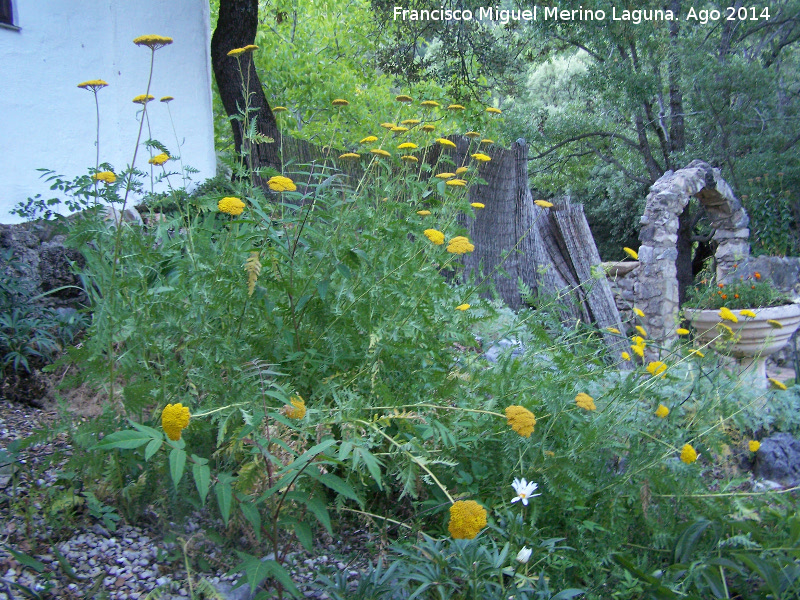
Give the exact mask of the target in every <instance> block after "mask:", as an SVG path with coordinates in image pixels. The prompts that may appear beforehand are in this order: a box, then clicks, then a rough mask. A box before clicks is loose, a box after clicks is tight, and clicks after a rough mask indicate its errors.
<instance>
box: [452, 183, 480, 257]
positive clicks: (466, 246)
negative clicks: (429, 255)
mask: <svg viewBox="0 0 800 600" xmlns="http://www.w3.org/2000/svg"><path fill="white" fill-rule="evenodd" d="M448 183H449V182H448ZM473 250H475V246H474V245H472V244H471V243H470V241H469V240H468V239H467V238H465V237H464V236H463V235H458V236H456V237H454V238H453V239H452V240H450V241H449V242H447V251H448V252H449V253H450V254H466V253H467V252H472V251H473Z"/></svg>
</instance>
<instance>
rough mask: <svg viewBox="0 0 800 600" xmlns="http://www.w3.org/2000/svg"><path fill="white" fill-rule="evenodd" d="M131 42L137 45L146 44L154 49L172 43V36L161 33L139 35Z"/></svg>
mask: <svg viewBox="0 0 800 600" xmlns="http://www.w3.org/2000/svg"><path fill="white" fill-rule="evenodd" d="M133 43H134V44H136V45H137V46H147V47H148V48H150V49H151V50H153V51H156V50H158V49H159V48H163V47H164V46H169V45H170V44H171V43H172V38H171V37H166V36H163V35H140V36H139V37H137V38H135V39H134V40H133Z"/></svg>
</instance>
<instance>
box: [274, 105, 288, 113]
mask: <svg viewBox="0 0 800 600" xmlns="http://www.w3.org/2000/svg"><path fill="white" fill-rule="evenodd" d="M288 110H289V109H288V108H286V107H285V106H276V107H274V108H273V109H272V112H274V113H282V112H286V111H288Z"/></svg>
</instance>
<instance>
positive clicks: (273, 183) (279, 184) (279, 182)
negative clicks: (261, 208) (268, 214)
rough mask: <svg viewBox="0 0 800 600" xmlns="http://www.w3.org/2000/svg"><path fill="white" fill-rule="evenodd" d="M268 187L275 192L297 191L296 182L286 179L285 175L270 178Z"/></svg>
mask: <svg viewBox="0 0 800 600" xmlns="http://www.w3.org/2000/svg"><path fill="white" fill-rule="evenodd" d="M267 185H268V186H269V189H271V190H272V191H273V192H294V191H296V190H297V186H296V185H295V184H294V181H292V180H291V179H289V178H288V177H284V176H283V175H275V177H270V178H269V181H267Z"/></svg>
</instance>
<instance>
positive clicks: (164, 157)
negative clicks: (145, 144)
mask: <svg viewBox="0 0 800 600" xmlns="http://www.w3.org/2000/svg"><path fill="white" fill-rule="evenodd" d="M168 160H169V154H167V153H166V152H162V153H161V154H156V155H155V156H154V157H153V158H151V159H150V160H148V161H147V162H148V163H150V164H151V165H158V166H161V165H163V164H164V163H165V162H167V161H168Z"/></svg>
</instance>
